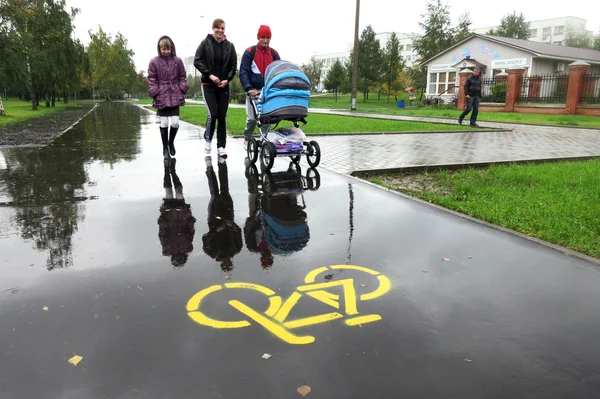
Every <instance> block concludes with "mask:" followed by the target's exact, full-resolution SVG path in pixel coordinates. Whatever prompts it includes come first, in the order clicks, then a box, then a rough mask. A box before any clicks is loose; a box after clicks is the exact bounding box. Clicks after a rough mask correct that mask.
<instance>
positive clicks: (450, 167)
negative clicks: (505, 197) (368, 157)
mask: <svg viewBox="0 0 600 399" xmlns="http://www.w3.org/2000/svg"><path fill="white" fill-rule="evenodd" d="M597 158H600V155H586V156H574V157H561V158H534V159H517V160H505V161H487V162H473V163H458V164H436V165H423V166H405V167H398V168H389V169H360V170H354V171H352V172H350V173H349V175H350V176H355V177H359V178H360V177H361V176H364V175H367V174H369V173H398V172H408V173H419V172H429V171H433V172H437V171H441V170H460V169H470V168H475V169H484V168H489V167H490V166H492V165H512V164H517V165H522V164H528V163H535V164H541V163H550V162H562V161H589V160H592V159H597Z"/></svg>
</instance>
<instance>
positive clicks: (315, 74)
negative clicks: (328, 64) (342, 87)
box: [302, 56, 323, 90]
mask: <svg viewBox="0 0 600 399" xmlns="http://www.w3.org/2000/svg"><path fill="white" fill-rule="evenodd" d="M302 71H303V72H304V74H305V75H306V77H307V78H308V80H309V81H310V86H311V88H312V89H313V90H317V88H318V87H319V83H320V82H321V75H322V74H323V60H318V59H316V58H315V57H314V56H312V57H310V61H309V63H308V64H304V65H302Z"/></svg>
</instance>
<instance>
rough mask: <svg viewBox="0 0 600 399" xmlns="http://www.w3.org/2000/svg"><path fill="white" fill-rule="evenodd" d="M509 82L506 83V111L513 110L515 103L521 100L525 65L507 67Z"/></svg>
mask: <svg viewBox="0 0 600 399" xmlns="http://www.w3.org/2000/svg"><path fill="white" fill-rule="evenodd" d="M507 72H508V82H507V84H506V102H505V103H504V111H505V112H513V111H514V110H515V104H516V103H517V101H518V100H519V94H520V93H521V84H522V83H523V82H522V77H523V74H524V73H525V69H524V68H523V67H512V68H508V69H507Z"/></svg>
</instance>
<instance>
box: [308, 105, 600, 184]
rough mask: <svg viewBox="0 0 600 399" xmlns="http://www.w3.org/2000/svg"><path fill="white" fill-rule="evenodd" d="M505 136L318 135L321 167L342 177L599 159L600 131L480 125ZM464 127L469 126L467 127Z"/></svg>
mask: <svg viewBox="0 0 600 399" xmlns="http://www.w3.org/2000/svg"><path fill="white" fill-rule="evenodd" d="M311 112H313V113H322V114H330V115H342V116H359V117H366V118H374V119H392V120H407V121H420V122H434V123H449V122H450V123H457V122H456V121H454V120H452V119H440V118H427V117H412V116H400V115H383V114H371V113H350V112H343V111H335V110H322V109H319V110H317V109H312V110H311ZM480 125H481V126H483V127H493V128H498V129H506V130H510V131H504V132H485V133H483V132H473V133H457V132H455V133H418V134H385V135H383V134H382V135H347V136H320V137H317V138H316V140H317V141H318V142H319V145H320V147H321V153H322V161H321V164H322V165H323V167H326V168H328V169H331V170H334V171H336V172H340V173H352V172H356V171H365V170H376V169H391V168H401V167H407V166H425V165H440V164H464V163H478V162H499V161H517V160H538V159H551V158H569V157H585V156H600V130H593V129H580V128H566V127H565V128H562V127H555V126H532V125H519V124H512V123H501V122H481V123H480ZM465 128H468V126H465Z"/></svg>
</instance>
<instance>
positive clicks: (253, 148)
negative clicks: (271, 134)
mask: <svg viewBox="0 0 600 399" xmlns="http://www.w3.org/2000/svg"><path fill="white" fill-rule="evenodd" d="M246 153H247V154H248V159H249V160H250V162H252V163H255V162H256V160H257V159H258V142H257V141H256V139H255V138H254V137H253V138H251V139H250V141H248V147H246Z"/></svg>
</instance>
